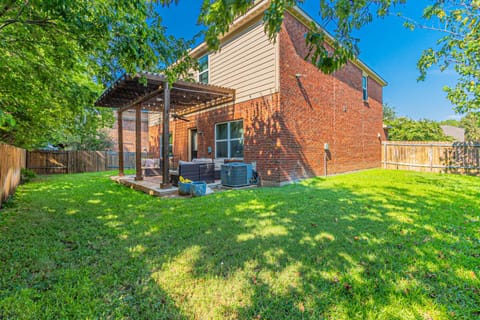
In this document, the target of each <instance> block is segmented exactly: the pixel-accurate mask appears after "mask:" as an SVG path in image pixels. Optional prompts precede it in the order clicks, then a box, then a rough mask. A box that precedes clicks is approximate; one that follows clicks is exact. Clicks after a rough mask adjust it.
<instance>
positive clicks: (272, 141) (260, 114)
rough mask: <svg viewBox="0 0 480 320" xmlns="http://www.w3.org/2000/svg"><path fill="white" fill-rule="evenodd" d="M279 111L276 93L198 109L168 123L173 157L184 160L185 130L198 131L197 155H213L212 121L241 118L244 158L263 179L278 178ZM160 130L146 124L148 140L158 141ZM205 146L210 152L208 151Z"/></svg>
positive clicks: (186, 137)
mask: <svg viewBox="0 0 480 320" xmlns="http://www.w3.org/2000/svg"><path fill="white" fill-rule="evenodd" d="M279 115H280V112H279V101H278V94H273V95H269V96H264V97H261V98H257V99H252V100H249V101H246V102H242V103H237V104H230V105H227V106H224V107H220V108H216V109H211V110H208V111H202V112H200V113H196V114H193V115H189V116H186V118H187V119H188V120H190V121H188V122H186V121H182V120H176V121H171V122H170V129H171V132H172V133H173V134H174V136H173V144H174V147H173V153H174V157H175V159H177V160H189V159H188V148H189V144H188V139H189V130H190V129H193V128H196V129H197V130H198V157H199V158H214V157H215V124H216V123H221V122H226V121H232V120H243V128H244V146H245V147H244V160H245V161H246V162H252V161H256V162H257V170H258V171H259V173H260V174H261V176H262V178H263V179H264V180H266V181H274V182H279V181H280V177H281V174H280V162H281V159H280V157H279V155H280V153H281V147H279V146H277V145H276V143H277V140H278V135H279V132H280V131H281V127H282V120H281V118H280V116H279ZM159 131H160V132H161V130H159V129H158V126H154V127H150V136H151V137H152V138H151V139H150V140H151V141H158V134H159ZM208 147H211V149H212V152H211V153H210V154H209V153H208Z"/></svg>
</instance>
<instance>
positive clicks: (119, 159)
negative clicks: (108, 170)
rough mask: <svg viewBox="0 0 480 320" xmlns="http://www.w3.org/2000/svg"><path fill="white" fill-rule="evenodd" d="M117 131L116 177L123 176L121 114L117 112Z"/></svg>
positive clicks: (119, 111)
mask: <svg viewBox="0 0 480 320" xmlns="http://www.w3.org/2000/svg"><path fill="white" fill-rule="evenodd" d="M117 129H118V175H119V176H121V177H122V176H124V175H125V172H124V163H123V113H122V111H121V110H118V114H117Z"/></svg>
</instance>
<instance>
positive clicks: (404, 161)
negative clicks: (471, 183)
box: [382, 141, 480, 175]
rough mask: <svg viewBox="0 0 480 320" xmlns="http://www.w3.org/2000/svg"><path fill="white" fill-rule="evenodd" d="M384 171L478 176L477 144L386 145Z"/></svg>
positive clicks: (389, 143)
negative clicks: (400, 170) (397, 170)
mask: <svg viewBox="0 0 480 320" xmlns="http://www.w3.org/2000/svg"><path fill="white" fill-rule="evenodd" d="M382 164H383V167H384V168H386V169H402V170H413V171H430V172H447V173H461V174H471V175H479V174H480V144H478V143H473V142H453V143H452V142H430V141H426V142H419V141H386V142H383V147H382Z"/></svg>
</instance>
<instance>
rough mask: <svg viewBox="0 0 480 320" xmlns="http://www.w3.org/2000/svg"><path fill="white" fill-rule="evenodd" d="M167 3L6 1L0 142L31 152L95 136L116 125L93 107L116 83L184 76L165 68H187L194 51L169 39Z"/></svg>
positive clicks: (1, 24)
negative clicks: (149, 74)
mask: <svg viewBox="0 0 480 320" xmlns="http://www.w3.org/2000/svg"><path fill="white" fill-rule="evenodd" d="M168 2H169V1H158V2H151V1H102V0H90V1H76V0H52V1H42V0H23V1H14V0H10V1H4V2H3V4H2V6H1V7H0V70H1V72H0V110H1V111H0V140H2V141H5V142H8V143H12V144H15V145H18V146H23V147H26V148H31V147H38V146H41V145H43V144H45V143H47V142H50V143H55V142H64V141H66V140H70V139H72V136H78V135H79V134H80V135H89V134H92V133H94V132H96V131H97V129H98V128H101V127H103V126H105V125H108V124H109V123H111V122H112V117H111V115H110V114H111V111H109V110H104V109H97V108H95V107H94V106H93V104H94V101H95V100H96V98H98V96H99V95H100V93H101V91H102V89H103V88H104V86H106V85H108V84H109V83H110V82H111V81H112V80H113V79H114V78H115V77H117V76H119V75H120V74H122V73H123V72H128V73H135V72H137V71H141V70H149V71H160V70H161V71H164V72H166V73H167V74H168V75H169V76H170V77H173V76H172V74H181V73H182V72H184V71H185V70H186V67H184V64H183V63H178V64H176V65H174V66H173V67H170V68H167V66H171V65H172V64H173V63H174V62H175V61H181V60H184V61H186V62H188V58H185V57H186V55H187V49H188V48H189V47H190V46H191V43H190V42H189V41H184V40H182V39H179V40H178V39H175V38H174V37H172V36H166V35H165V29H164V28H163V27H162V25H161V21H162V19H161V17H160V16H159V14H158V13H157V10H156V5H159V4H160V5H161V4H164V3H165V4H166V3H168ZM182 58H183V59H182ZM182 68H183V69H182ZM85 119H88V120H89V121H84V120H85ZM92 123H93V124H94V125H92ZM79 131H80V132H79ZM82 131H83V133H82Z"/></svg>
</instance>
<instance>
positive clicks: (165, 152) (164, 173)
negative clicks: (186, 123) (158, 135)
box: [160, 81, 170, 189]
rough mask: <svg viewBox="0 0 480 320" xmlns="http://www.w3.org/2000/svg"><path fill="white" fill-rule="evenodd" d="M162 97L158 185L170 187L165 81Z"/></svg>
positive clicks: (168, 98)
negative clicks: (159, 178)
mask: <svg viewBox="0 0 480 320" xmlns="http://www.w3.org/2000/svg"><path fill="white" fill-rule="evenodd" d="M163 93H164V98H163V102H164V103H163V119H162V120H163V132H162V142H163V143H162V153H161V155H162V161H163V163H162V164H163V168H162V169H163V171H162V184H161V185H160V187H161V188H162V189H166V188H170V170H169V168H168V165H169V163H168V162H169V154H168V149H169V148H168V147H169V145H170V128H169V127H170V86H169V84H168V82H167V81H165V85H164V90H163Z"/></svg>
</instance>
